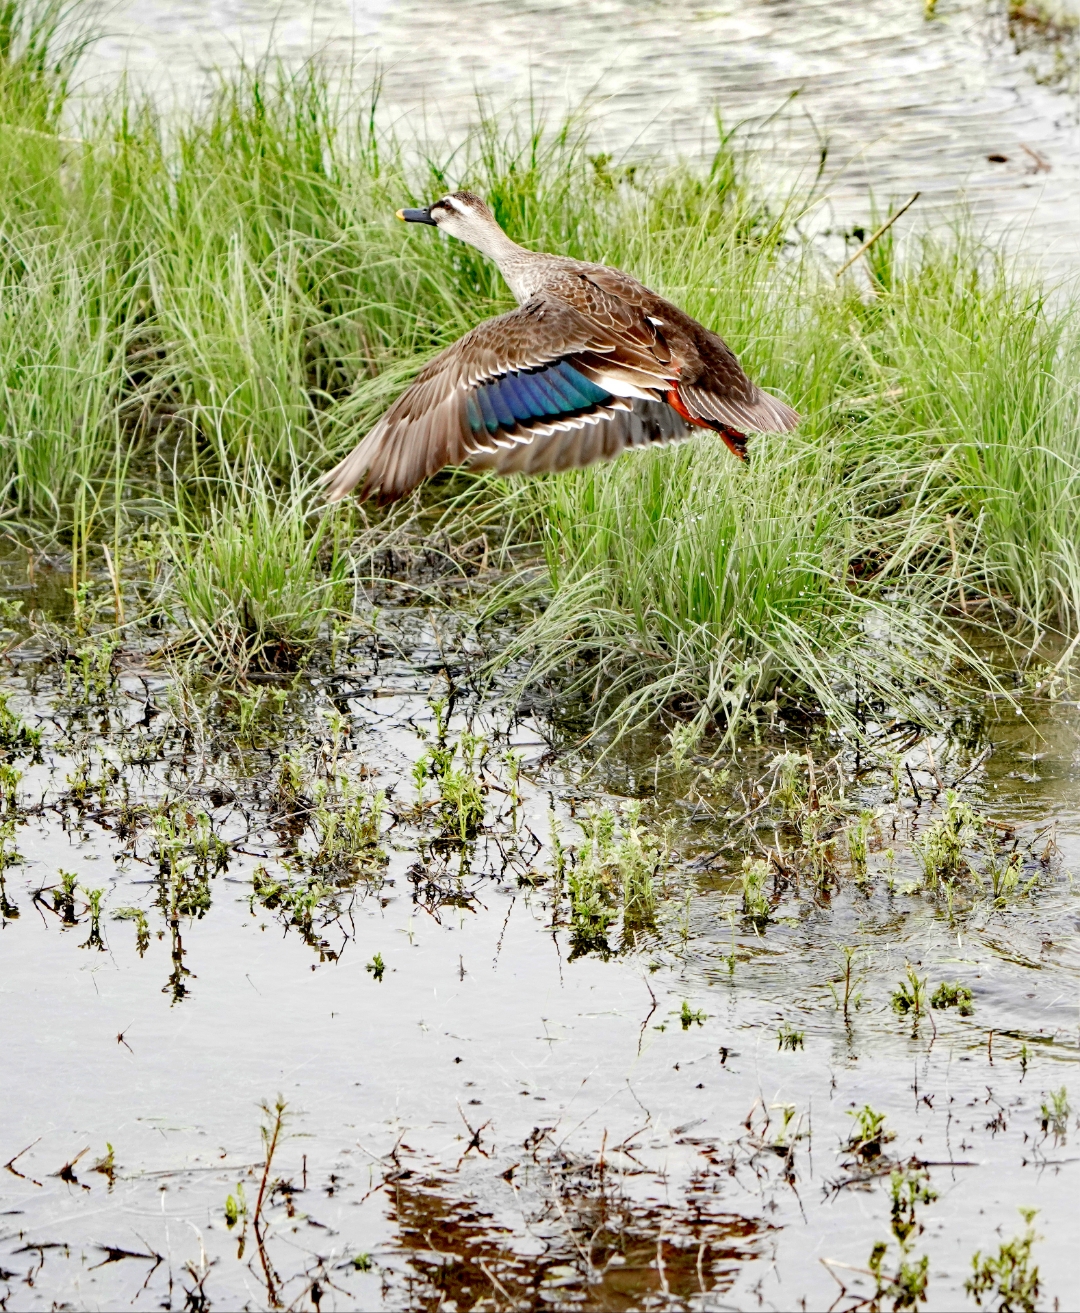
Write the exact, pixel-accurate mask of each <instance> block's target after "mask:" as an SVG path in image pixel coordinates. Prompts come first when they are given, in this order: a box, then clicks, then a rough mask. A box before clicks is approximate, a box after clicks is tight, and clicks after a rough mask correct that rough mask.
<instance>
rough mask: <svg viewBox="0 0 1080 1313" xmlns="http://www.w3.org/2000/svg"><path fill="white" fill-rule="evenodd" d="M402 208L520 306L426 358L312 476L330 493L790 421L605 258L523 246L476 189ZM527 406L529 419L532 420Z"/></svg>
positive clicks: (735, 437) (389, 492)
mask: <svg viewBox="0 0 1080 1313" xmlns="http://www.w3.org/2000/svg"><path fill="white" fill-rule="evenodd" d="M401 215H402V217H406V218H409V219H413V220H414V221H417V222H422V223H429V224H430V223H434V224H436V225H437V226H438V227H441V228H444V229H446V230H447V231H448V232H449V233H451V234H452V235H454V236H457V237H459V238H461V239H462V240H464V241H468V242H470V243H471V244H472V245H474V246H476V247H477V248H478V249H480V250H481V251H483V252H484V253H485V254H486V255H489V256H490V257H491V258H492V259H494V260H495V261H496V263H497V264H498V266H499V268H500V270H501V272H502V273H503V276H504V277H505V278H506V281H507V283H508V284H509V285H510V289H511V291H513V293H514V295H515V297H516V298H517V300H518V302H519V305H518V308H517V309H516V310H511V311H510V312H509V313H508V314H504V315H499V316H498V317H497V318H495V319H488V320H486V321H485V322H484V323H482V324H478V325H477V327H476V328H474V329H472V330H471V332H468V333H466V334H465V336H464V337H462V338H459V340H458V341H457V342H455V343H454V344H453V345H452V346H449V347H447V348H446V350H445V351H442V352H440V353H439V355H437V356H436V357H435V358H434V359H433V360H431V361H430V362H429V363H428V364H427V365H426V366H425V367H424V369H423V370H421V372H420V374H419V375H418V377H417V378H416V381H415V382H414V383H413V384H412V385H411V386H410V387H408V388H406V390H405V391H404V392H403V393H402V394H401V396H400V397H399V398H398V399H397V401H395V402H394V404H393V405H392V406H391V407H390V409H389V410H388V411H387V412H386V414H385V415H383V417H382V419H380V420H379V421H378V423H377V424H376V425H375V427H374V428H373V429H372V430H371V432H370V433H369V434H368V435H367V436H366V437H365V438H364V439H363V441H362V442H361V443H360V444H359V445H358V446H357V447H356V448H355V449H354V450H353V451H352V452H351V453H350V454H349V455H348V456H346V458H345V459H344V460H343V461H342V462H341V463H340V464H339V465H337V466H336V467H335V468H334V469H332V470H330V471H329V473H328V474H326V475H325V476H324V477H323V483H324V484H325V486H326V490H327V496H328V497H329V499H330V500H331V501H337V500H339V499H340V498H342V497H344V496H346V495H347V494H348V493H350V492H351V491H352V490H353V489H354V488H355V487H356V486H357V485H358V484H360V483H361V481H362V487H361V490H360V496H361V497H375V498H377V499H378V500H379V501H380V502H390V501H395V500H397V499H398V498H399V497H403V496H405V495H406V494H407V493H409V492H411V491H412V489H413V488H415V487H416V486H417V484H419V483H421V482H422V481H423V480H424V479H426V478H429V477H430V476H431V475H432V474H434V473H435V472H436V471H437V470H440V469H442V468H443V467H444V466H446V465H463V464H464V465H468V466H470V467H472V468H488V469H495V470H498V471H499V472H500V473H503V474H511V473H527V474H538V473H540V472H542V471H545V470H565V469H570V468H572V467H574V466H582V465H588V464H591V463H592V462H593V461H596V460H601V459H609V458H611V457H614V456H617V455H618V454H619V453H620V452H622V451H624V450H626V449H627V448H630V447H637V446H647V445H649V444H650V443H657V442H661V443H662V442H672V441H678V440H679V439H681V438H685V437H689V436H690V435H691V434H692V432H693V430H694V428H695V427H701V428H708V429H712V430H714V431H716V432H718V433H720V434H721V435H722V436H723V438H724V440H725V441H726V442H727V444H728V446H729V447H730V448H731V449H732V450H733V451H734V452H735V453H736V454H737V455H740V456H741V455H742V454H743V450H744V447H745V433H746V431H747V430H757V431H763V432H785V431H787V430H790V429H793V428H794V427H795V425H796V424H797V423H798V422H799V417H798V415H796V413H795V412H794V411H793V410H792V409H791V407H790V406H788V405H786V404H785V403H784V402H783V401H780V400H779V399H777V398H776V397H773V396H770V395H769V394H768V393H767V392H763V391H762V390H761V389H760V388H758V387H757V386H755V384H753V383H752V382H751V381H750V380H749V379H748V378H747V377H746V375H745V374H744V373H743V371H742V368H741V367H740V365H739V362H738V360H737V359H736V358H735V355H734V353H733V352H732V351H731V349H730V348H729V347H728V346H727V344H726V343H725V342H724V341H723V339H722V338H720V337H718V336H717V335H716V334H715V333H713V332H710V330H709V329H707V328H705V327H703V326H702V325H701V324H699V323H698V322H697V321H696V320H694V319H691V318H690V316H689V315H687V314H685V313H684V312H683V311H682V310H680V309H679V308H678V306H675V305H672V304H671V302H670V301H665V300H664V298H663V297H660V296H657V295H656V294H655V293H654V292H650V291H649V289H648V288H647V287H644V286H642V284H641V283H639V282H637V280H636V279H633V278H630V277H629V276H628V275H627V274H624V273H621V272H620V271H619V270H618V269H611V268H608V267H607V266H606V265H600V264H586V263H584V262H583V261H580V260H570V259H567V258H566V257H564V256H557V255H544V254H538V253H535V252H532V251H527V250H525V249H524V248H523V247H520V246H518V245H517V244H516V243H514V242H512V241H511V240H510V238H508V237H507V236H506V234H505V233H504V232H503V231H502V229H501V228H500V227H499V225H498V224H497V223H496V221H495V218H494V216H493V215H492V214H491V212H490V210H488V208H487V206H486V205H485V204H484V202H483V201H481V200H480V198H479V197H476V196H474V195H472V193H470V192H457V193H455V194H454V195H453V196H448V197H445V198H444V199H443V200H442V201H438V202H436V203H435V204H434V205H432V206H431V207H430V209H429V210H414V211H402V212H401ZM537 412H540V413H537Z"/></svg>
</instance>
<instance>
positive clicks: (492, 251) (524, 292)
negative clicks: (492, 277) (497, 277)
mask: <svg viewBox="0 0 1080 1313" xmlns="http://www.w3.org/2000/svg"><path fill="white" fill-rule="evenodd" d="M473 245H474V246H475V247H476V249H477V250H478V251H479V252H480V253H481V254H482V255H486V256H487V257H488V259H489V260H492V261H494V263H495V264H496V265H498V267H499V272H500V273H501V274H502V276H503V278H505V279H506V283H507V286H508V287H509V288H510V290H511V292H513V294H514V297H515V299H516V300H517V302H518V304H519V305H524V303H525V302H526V301H528V300H529V298H530V297H532V296H534V295H535V294H536V292H537V291H539V289H540V286H541V285H542V281H543V280H542V279H541V278H540V277H539V270H538V269H537V261H538V260H539V258H540V257H539V256H537V254H536V252H535V251H527V250H526V249H525V247H524V246H519V245H518V244H517V242H515V241H512V240H511V239H510V238H509V237H507V235H506V233H504V232H503V230H502V229H501V228H500V227H499V226H498V225H497V224H492V225H491V226H490V227H488V228H486V229H485V230H484V233H483V235H482V236H481V237H480V239H479V240H476V241H474V242H473Z"/></svg>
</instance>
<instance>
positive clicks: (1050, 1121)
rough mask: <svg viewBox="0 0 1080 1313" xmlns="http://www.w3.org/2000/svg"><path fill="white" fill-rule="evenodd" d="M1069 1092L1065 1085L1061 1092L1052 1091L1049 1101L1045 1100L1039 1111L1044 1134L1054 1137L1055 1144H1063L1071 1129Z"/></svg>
mask: <svg viewBox="0 0 1080 1313" xmlns="http://www.w3.org/2000/svg"><path fill="white" fill-rule="evenodd" d="M1071 1112H1072V1108H1071V1107H1070V1106H1069V1092H1068V1090H1067V1089H1066V1088H1065V1086H1064V1085H1063V1086H1062V1087H1061V1089H1060V1090H1051V1091H1050V1098H1049V1101H1047V1100H1046V1099H1044V1100H1043V1102H1042V1106H1041V1107H1040V1109H1039V1124H1040V1126H1041V1127H1042V1129H1043V1133H1044V1134H1050V1135H1052V1136H1053V1137H1054V1143H1055V1144H1056V1143H1059V1142H1063V1141H1064V1139H1065V1134H1066V1132H1067V1131H1068V1129H1069V1114H1070V1113H1071Z"/></svg>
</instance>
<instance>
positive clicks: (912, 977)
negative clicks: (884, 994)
mask: <svg viewBox="0 0 1080 1313" xmlns="http://www.w3.org/2000/svg"><path fill="white" fill-rule="evenodd" d="M891 1002H892V1009H893V1011H894V1012H896V1013H898V1014H899V1015H900V1016H902V1017H906V1016H911V1017H912V1018H913V1019H914V1021H915V1024H916V1025H918V1023H919V1018H920V1017H921V1016H922V1015H923V1013H924V1012H925V1011H926V977H925V976H922V977H920V976H919V975H918V974H917V973H916V971H915V968H914V967H913V966H912V965H911V963H910V962H909V963H908V968H907V976H906V978H905V979H904V980H901V981H900V983H899V985H897V987H896V989H895V990H894V991H893V995H892V999H891Z"/></svg>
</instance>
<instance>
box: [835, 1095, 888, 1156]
mask: <svg viewBox="0 0 1080 1313" xmlns="http://www.w3.org/2000/svg"><path fill="white" fill-rule="evenodd" d="M848 1116H849V1117H854V1118H855V1125H854V1126H853V1127H852V1128H851V1134H850V1135H849V1136H848V1142H847V1145H846V1146H845V1147H846V1148H847V1150H848V1152H849V1153H855V1154H858V1156H859V1157H860V1158H863V1159H870V1158H880V1157H881V1154H882V1150H883V1148H884V1146H885V1145H886V1144H888V1143H889V1141H890V1140H895V1139H896V1132H895V1131H889V1130H886V1129H885V1113H883V1112H875V1111H874V1109H873V1108H871V1106H870V1105H869V1104H868V1103H867V1104H865V1105H864V1106H863V1107H861V1108H860V1109H858V1111H854V1110H849V1111H848Z"/></svg>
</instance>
